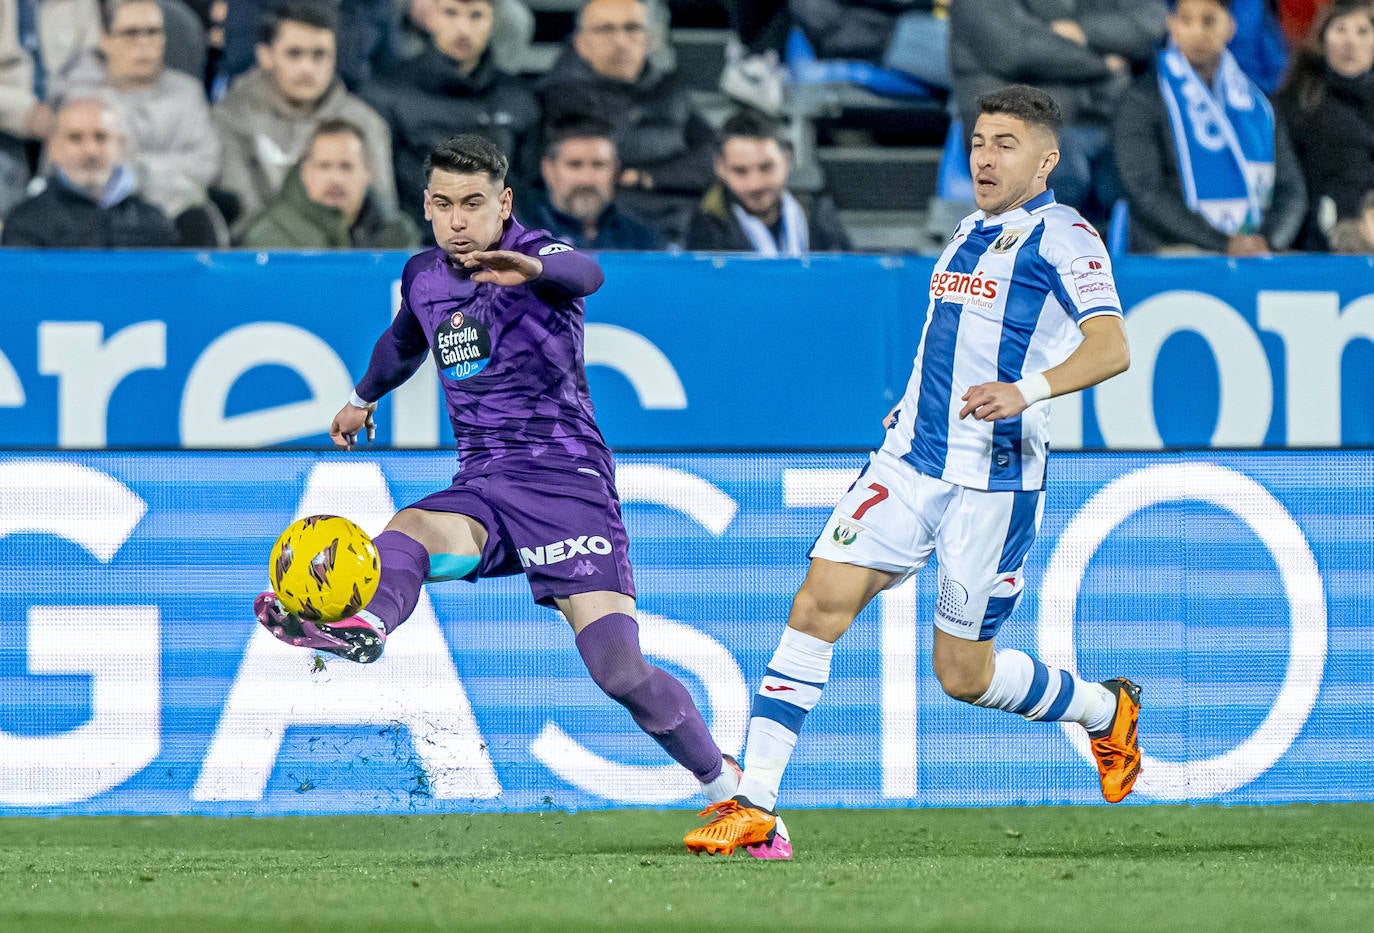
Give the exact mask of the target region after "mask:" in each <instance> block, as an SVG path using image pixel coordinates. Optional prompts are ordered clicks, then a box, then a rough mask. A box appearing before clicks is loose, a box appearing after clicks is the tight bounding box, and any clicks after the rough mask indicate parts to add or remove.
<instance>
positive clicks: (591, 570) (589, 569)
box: [572, 558, 601, 577]
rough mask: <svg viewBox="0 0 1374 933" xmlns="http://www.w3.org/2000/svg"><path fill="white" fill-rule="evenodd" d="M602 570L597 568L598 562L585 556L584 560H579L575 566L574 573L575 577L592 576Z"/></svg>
mask: <svg viewBox="0 0 1374 933" xmlns="http://www.w3.org/2000/svg"><path fill="white" fill-rule="evenodd" d="M600 572H601V571H600V570H597V569H596V564H593V563H592V562H591V561H589V560H587V559H586V558H583V559H582V560H580V561H578V563H577V566H576V567H574V568H573V570H572V575H573V576H574V577H590V576H594V575H595V574H598V573H600Z"/></svg>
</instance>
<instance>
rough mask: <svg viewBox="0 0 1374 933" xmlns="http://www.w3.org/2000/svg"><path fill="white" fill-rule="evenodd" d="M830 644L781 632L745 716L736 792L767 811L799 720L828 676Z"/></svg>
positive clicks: (789, 755)
mask: <svg viewBox="0 0 1374 933" xmlns="http://www.w3.org/2000/svg"><path fill="white" fill-rule="evenodd" d="M834 649H835V646H834V645H833V644H831V643H830V642H828V641H823V640H822V639H819V638H816V637H815V636H812V635H806V634H804V633H802V632H799V631H797V630H796V629H793V628H789V629H786V630H784V631H783V633H782V639H781V640H780V641H779V642H778V650H777V651H775V652H774V653H773V660H771V661H769V662H768V671H767V673H766V674H765V675H764V678H763V683H761V684H759V692H758V693H757V694H756V695H755V696H754V708H753V711H752V715H751V718H750V719H749V739H748V741H747V743H746V754H745V759H744V780H742V781H740V783H739V790H737V791H736V793H737V794H738V795H739V796H741V797H745V798H747V799H748V800H749V802H750V803H753V804H755V805H757V806H760V807H763V808H765V809H767V810H772V809H773V808H774V807H775V806H776V805H777V802H778V788H779V787H780V786H781V784H782V773H783V771H785V770H786V769H787V763H788V761H790V760H791V759H792V750H793V749H794V748H796V746H797V733H798V732H800V731H801V725H802V721H803V720H804V719H806V714H807V713H809V712H810V711H811V709H812V707H814V706H815V705H816V703H817V701H819V700H820V698H821V690H822V689H823V688H824V687H825V684H826V681H828V680H829V679H830V656H831V654H832V653H833V652H834Z"/></svg>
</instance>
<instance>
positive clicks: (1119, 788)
mask: <svg viewBox="0 0 1374 933" xmlns="http://www.w3.org/2000/svg"><path fill="white" fill-rule="evenodd" d="M1102 686H1104V687H1106V688H1107V689H1108V690H1110V691H1111V692H1112V693H1114V694H1115V695H1116V715H1114V716H1113V717H1112V724H1111V725H1110V726H1108V727H1107V728H1106V730H1105V731H1103V732H1090V733H1088V738H1090V739H1092V743H1091V744H1092V750H1093V757H1094V758H1096V759H1097V773H1098V776H1099V777H1100V778H1101V780H1102V796H1103V797H1105V798H1107V802H1108V803H1119V802H1120V801H1122V800H1124V799H1126V795H1127V794H1129V793H1130V792H1131V789H1132V788H1134V787H1135V779H1136V778H1137V777H1139V776H1140V742H1139V741H1138V740H1137V736H1136V720H1137V719H1138V718H1139V717H1140V688H1139V687H1138V686H1136V685H1135V684H1133V683H1131V681H1129V680H1127V679H1126V678H1125V677H1114V678H1112V679H1111V680H1104V681H1102Z"/></svg>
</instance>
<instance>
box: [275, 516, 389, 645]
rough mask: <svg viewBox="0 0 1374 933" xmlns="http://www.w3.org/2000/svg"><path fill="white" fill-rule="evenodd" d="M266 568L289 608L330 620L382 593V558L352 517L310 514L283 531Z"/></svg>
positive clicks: (305, 615)
mask: <svg viewBox="0 0 1374 933" xmlns="http://www.w3.org/2000/svg"><path fill="white" fill-rule="evenodd" d="M267 573H268V576H270V577H271V578H272V590H273V592H275V593H276V594H277V599H278V600H280V601H281V604H282V606H283V607H284V608H285V609H286V611H287V612H294V613H295V614H296V615H298V616H300V617H301V618H302V619H308V620H310V621H311V622H326V623H328V622H338V621H339V620H340V619H346V618H348V617H349V616H351V615H353V614H354V613H356V612H357V611H358V610H359V609H361V608H363V607H364V606H366V605H367V603H368V601H369V600H370V599H372V594H374V593H376V592H377V581H378V580H379V579H381V576H382V562H381V558H380V557H379V556H378V554H377V547H376V545H374V544H373V543H372V539H371V538H370V537H368V535H367V532H365V531H363V530H362V529H361V528H359V527H358V526H357V525H355V524H353V522H351V521H349V520H348V519H346V518H341V517H340V516H338V515H311V516H310V517H308V518H302V519H300V520H299V521H296V522H292V523H291V525H290V526H288V527H287V529H286V530H285V531H283V532H282V533H281V537H280V538H278V539H277V543H276V544H274V545H272V557H271V560H270V561H269V562H268V565H267Z"/></svg>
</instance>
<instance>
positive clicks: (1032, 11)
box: [949, 0, 1166, 223]
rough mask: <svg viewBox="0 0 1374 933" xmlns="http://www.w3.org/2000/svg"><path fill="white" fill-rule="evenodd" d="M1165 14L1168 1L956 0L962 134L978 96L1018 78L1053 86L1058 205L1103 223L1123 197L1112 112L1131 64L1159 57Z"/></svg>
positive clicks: (953, 28) (952, 39)
mask: <svg viewBox="0 0 1374 933" xmlns="http://www.w3.org/2000/svg"><path fill="white" fill-rule="evenodd" d="M1049 10H1055V12H1048V11H1049ZM1165 12H1166V9H1165V5H1164V3H1163V2H1162V0H1079V2H1077V3H1067V2H1066V3H1059V4H1051V3H1036V2H1033V0H956V2H954V3H953V4H951V6H950V10H949V30H950V33H949V58H950V69H951V73H952V78H953V85H954V95H955V99H956V101H957V103H958V109H959V116H960V118H961V119H962V120H963V127H964V132H965V133H966V134H967V133H969V132H971V131H972V128H973V125H974V123H975V122H976V120H977V116H978V108H977V100H978V97H979V96H980V95H982V94H986V93H990V92H992V91H994V90H996V89H998V88H1000V87H1002V86H1003V85H1005V84H1008V83H1010V82H1013V81H1020V82H1023V83H1026V84H1030V85H1033V86H1035V87H1038V88H1041V89H1042V90H1044V91H1046V92H1047V93H1049V94H1050V96H1052V97H1053V98H1054V99H1055V101H1056V102H1057V103H1058V104H1059V107H1060V109H1061V110H1062V111H1063V114H1064V131H1063V132H1062V133H1061V134H1060V136H1059V149H1060V159H1059V165H1058V166H1057V167H1056V168H1055V170H1054V174H1053V175H1051V176H1050V187H1051V188H1053V189H1054V196H1055V199H1056V200H1057V201H1058V202H1059V203H1060V204H1068V205H1070V206H1072V207H1075V208H1077V209H1078V210H1079V211H1081V212H1082V213H1083V214H1084V216H1086V217H1087V218H1088V219H1089V220H1091V221H1093V222H1094V223H1101V222H1102V221H1103V220H1105V219H1106V217H1107V216H1108V214H1109V213H1110V211H1111V208H1112V206H1113V205H1114V204H1115V203H1116V201H1117V199H1118V198H1120V197H1121V184H1120V181H1119V180H1118V178H1117V175H1116V172H1115V169H1114V165H1113V160H1112V144H1111V121H1112V117H1113V116H1114V115H1115V113H1116V112H1117V109H1118V104H1119V102H1120V100H1121V95H1122V94H1123V93H1124V92H1125V90H1126V88H1127V86H1129V84H1130V76H1131V72H1132V70H1133V69H1134V68H1136V67H1137V66H1139V67H1144V66H1145V65H1146V64H1147V63H1148V62H1149V60H1150V56H1151V55H1153V54H1154V51H1155V48H1156V47H1157V44H1158V41H1159V38H1160V37H1161V36H1162V35H1163V34H1164V16H1165Z"/></svg>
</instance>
